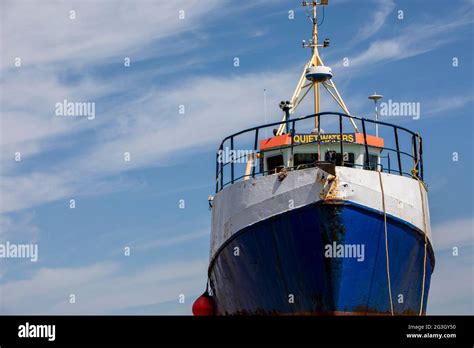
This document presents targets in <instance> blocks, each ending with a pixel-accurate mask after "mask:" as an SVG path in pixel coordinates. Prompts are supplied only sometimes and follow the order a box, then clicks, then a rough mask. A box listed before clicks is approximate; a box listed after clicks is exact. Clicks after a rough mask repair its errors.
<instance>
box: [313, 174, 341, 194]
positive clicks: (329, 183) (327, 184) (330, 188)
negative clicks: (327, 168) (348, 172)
mask: <svg viewBox="0 0 474 348" xmlns="http://www.w3.org/2000/svg"><path fill="white" fill-rule="evenodd" d="M316 180H317V181H318V182H319V183H321V184H322V185H323V187H322V188H321V191H320V193H319V197H320V198H321V199H322V200H324V201H334V200H337V199H338V198H337V185H338V182H339V179H338V177H337V176H336V175H332V174H328V173H325V172H319V173H318V174H317V176H316Z"/></svg>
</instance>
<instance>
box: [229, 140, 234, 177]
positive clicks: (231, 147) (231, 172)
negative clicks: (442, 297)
mask: <svg viewBox="0 0 474 348" xmlns="http://www.w3.org/2000/svg"><path fill="white" fill-rule="evenodd" d="M230 153H231V156H230V182H231V183H232V184H233V183H234V137H231V138H230Z"/></svg>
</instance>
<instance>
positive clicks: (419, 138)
mask: <svg viewBox="0 0 474 348" xmlns="http://www.w3.org/2000/svg"><path fill="white" fill-rule="evenodd" d="M418 141H419V142H420V179H421V180H423V139H422V138H421V136H420V135H418Z"/></svg>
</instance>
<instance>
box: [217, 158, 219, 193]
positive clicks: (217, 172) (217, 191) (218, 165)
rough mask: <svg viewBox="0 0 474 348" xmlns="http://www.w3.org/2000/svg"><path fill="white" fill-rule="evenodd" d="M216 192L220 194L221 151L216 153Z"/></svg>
mask: <svg viewBox="0 0 474 348" xmlns="http://www.w3.org/2000/svg"><path fill="white" fill-rule="evenodd" d="M216 192H219V151H217V152H216Z"/></svg>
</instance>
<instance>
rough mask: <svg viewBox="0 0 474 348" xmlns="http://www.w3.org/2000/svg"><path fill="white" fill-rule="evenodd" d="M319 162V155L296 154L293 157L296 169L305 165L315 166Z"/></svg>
mask: <svg viewBox="0 0 474 348" xmlns="http://www.w3.org/2000/svg"><path fill="white" fill-rule="evenodd" d="M317 160H318V154H317V153H295V154H294V155H293V165H294V166H295V167H298V166H301V165H305V164H313V163H314V162H316V161H317Z"/></svg>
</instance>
